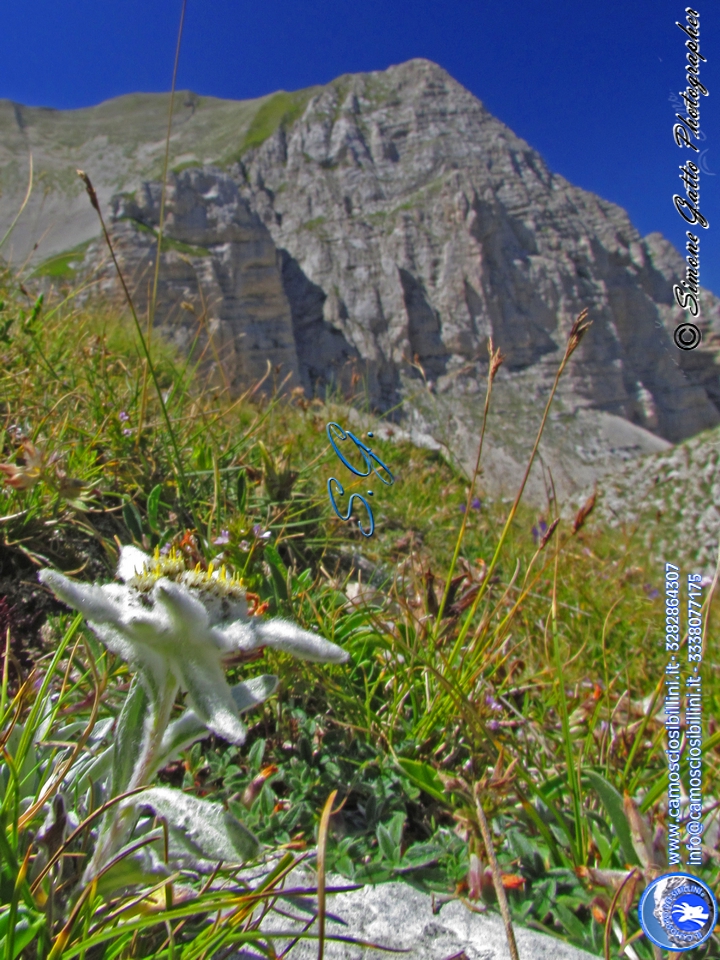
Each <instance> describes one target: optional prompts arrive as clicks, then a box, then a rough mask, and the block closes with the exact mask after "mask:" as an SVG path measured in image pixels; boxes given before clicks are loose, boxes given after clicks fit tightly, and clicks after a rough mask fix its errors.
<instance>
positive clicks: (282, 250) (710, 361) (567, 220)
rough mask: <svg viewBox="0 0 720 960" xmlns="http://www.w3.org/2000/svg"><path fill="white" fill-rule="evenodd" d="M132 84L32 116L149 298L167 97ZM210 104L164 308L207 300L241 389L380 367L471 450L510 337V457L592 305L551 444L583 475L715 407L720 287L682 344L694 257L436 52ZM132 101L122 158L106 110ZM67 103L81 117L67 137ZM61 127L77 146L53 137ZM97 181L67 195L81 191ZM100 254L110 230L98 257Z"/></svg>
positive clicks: (170, 250) (504, 445) (180, 140)
mask: <svg viewBox="0 0 720 960" xmlns="http://www.w3.org/2000/svg"><path fill="white" fill-rule="evenodd" d="M182 96H185V95H182ZM122 99H123V102H122V104H121V103H120V102H119V101H118V102H117V105H115V104H116V102H111V103H109V104H107V105H102V108H96V113H94V114H93V115H92V116H91V115H89V114H88V116H83V118H77V117H74V118H70V117H67V116H66V115H65V112H63V111H58V112H57V114H54V115H53V116H48V117H44V116H43V117H39V116H38V117H35V115H34V114H33V117H32V118H31V119H32V123H30V122H28V123H27V124H26V130H25V133H24V136H26V138H28V137H30V138H32V137H34V138H35V139H36V147H35V149H37V150H38V151H39V155H40V156H41V157H42V151H43V149H45V150H46V157H47V159H46V160H45V161H44V162H45V163H46V164H52V163H54V164H56V167H55V170H54V175H55V176H56V178H57V179H58V182H59V181H60V174H59V173H58V167H57V165H61V164H62V163H67V165H68V166H70V165H71V166H72V167H73V168H74V167H75V166H83V167H84V168H85V169H87V170H88V172H89V173H90V175H91V176H93V178H94V180H95V182H96V185H97V186H98V188H99V192H100V195H101V198H102V199H103V200H104V201H107V202H108V203H110V206H111V207H112V209H113V210H114V226H113V229H114V231H115V234H116V237H117V241H118V244H119V246H120V248H121V249H122V253H123V257H124V258H125V260H126V263H127V265H128V269H129V271H130V273H131V274H132V275H133V276H134V277H135V278H136V285H137V287H138V296H139V297H140V300H141V301H142V297H143V294H142V289H147V283H145V286H144V288H143V284H142V283H141V282H140V279H139V278H140V277H142V276H143V274H144V272H147V271H148V269H150V267H151V265H152V264H153V263H154V260H153V258H154V255H155V254H154V247H153V243H154V232H153V231H154V230H155V228H156V226H157V220H158V214H159V196H160V186H159V183H158V182H157V179H156V178H154V177H153V176H151V175H149V173H151V172H152V170H153V169H155V167H153V164H155V165H156V166H157V158H159V156H160V155H161V154H160V148H161V147H162V133H161V126H160V123H159V120H158V121H157V122H156V119H154V118H155V117H156V116H157V117H159V116H160V111H159V109H158V105H157V104H156V103H155V101H153V100H152V99H151V98H150V99H148V98H140V99H138V100H137V102H135V101H133V102H132V103H130V102H129V100H128V98H122ZM183 103H185V100H183ZM191 106H192V109H190V108H188V109H185V107H183V108H182V110H181V111H180V119H179V120H178V123H177V126H176V128H175V132H174V133H173V140H172V164H173V166H174V173H173V174H172V176H171V178H170V184H169V191H168V203H167V221H166V225H165V233H166V237H167V240H166V245H165V249H164V252H163V254H162V264H161V271H160V277H161V284H160V294H161V296H160V306H159V310H158V314H157V321H158V323H159V325H160V326H162V327H164V328H165V329H166V331H167V332H168V335H170V336H172V337H173V338H174V339H175V340H176V342H178V343H179V344H181V345H183V344H184V345H188V344H189V343H190V342H191V341H192V340H193V338H194V336H195V332H196V328H197V321H198V318H199V317H204V318H205V319H206V320H207V323H206V324H205V326H204V327H203V330H204V332H203V333H202V336H201V344H204V345H203V346H202V349H205V350H206V353H207V355H208V356H210V355H212V356H213V357H214V360H213V362H214V363H215V364H216V367H217V370H218V374H219V375H222V376H223V378H224V380H225V382H226V383H227V384H228V386H230V387H231V388H233V389H236V390H237V389H241V387H242V385H243V384H245V383H246V382H247V381H248V380H249V379H252V378H254V377H257V376H260V375H262V374H263V373H264V372H265V369H266V361H267V360H268V359H269V360H270V361H271V364H272V365H273V367H274V368H275V369H276V370H277V372H278V376H279V377H281V378H282V377H283V376H287V377H288V381H287V382H288V383H289V384H301V385H302V386H303V388H304V389H305V391H306V393H307V394H308V395H312V394H315V393H323V392H324V391H325V390H326V389H327V388H328V386H331V385H334V386H335V387H336V388H337V389H339V390H340V391H342V392H346V393H348V394H349V393H350V392H352V391H353V390H355V391H357V385H358V383H359V382H364V384H365V388H366V395H367V397H368V399H369V400H370V402H371V404H372V405H373V406H374V407H375V408H376V410H379V411H389V410H393V409H397V407H398V405H399V404H400V403H401V401H403V399H404V400H405V407H404V409H405V411H406V413H407V415H408V417H409V418H410V419H412V417H415V418H416V419H417V422H418V424H419V426H418V429H420V427H422V429H423V430H427V432H437V430H436V427H437V426H438V424H439V423H440V421H441V420H442V422H443V423H444V424H445V428H444V429H445V430H446V433H448V431H449V433H448V443H449V444H450V445H451V446H453V445H454V446H455V447H456V448H457V447H459V448H462V449H463V450H464V451H465V454H461V456H463V455H466V459H467V460H468V461H471V460H472V459H473V456H472V451H471V447H472V446H473V443H474V440H471V439H470V438H471V437H474V436H475V435H476V434H475V430H476V424H475V422H474V419H473V418H474V412H475V411H476V409H477V407H478V404H479V398H480V396H481V395H482V391H483V389H484V386H483V384H484V380H485V376H486V372H487V341H488V338H489V337H490V336H492V339H493V342H494V343H495V345H496V346H499V347H500V348H501V350H502V352H503V354H504V355H505V358H506V361H505V365H504V367H503V368H502V370H501V376H500V378H499V380H498V385H497V395H498V404H499V406H498V418H499V419H498V420H497V427H493V425H492V424H491V430H490V434H489V439H488V442H489V444H490V447H489V450H490V452H491V454H492V449H493V443H494V444H495V446H496V450H497V456H496V458H495V459H496V464H497V471H498V472H499V474H501V473H502V469H501V466H502V464H503V463H504V464H505V467H504V468H503V469H505V473H506V474H508V476H509V477H512V475H513V473H514V472H516V471H519V469H520V468H519V466H518V464H519V462H520V460H521V459H522V456H523V452H524V450H525V448H526V446H527V443H526V439H527V437H529V436H531V435H532V433H533V432H534V429H535V427H536V425H537V420H538V418H539V411H540V409H541V407H542V403H543V398H544V397H545V396H546V395H547V390H548V388H549V384H550V383H551V382H552V378H553V376H554V371H555V369H556V367H557V364H558V362H559V359H560V357H561V356H562V350H563V349H564V343H565V340H566V337H567V332H568V330H569V328H570V325H571V324H572V322H573V320H574V319H575V317H576V316H577V315H578V314H579V313H580V312H581V310H583V309H584V308H588V310H589V314H590V319H591V320H592V321H593V325H592V328H591V330H590V332H589V334H588V335H587V337H586V338H585V339H584V341H583V343H582V345H581V348H580V349H579V350H578V351H577V352H576V354H575V355H574V356H573V359H572V363H571V367H570V369H569V371H568V375H567V378H566V380H565V381H564V383H563V386H562V391H561V397H560V406H559V409H558V417H559V418H560V420H559V421H558V429H557V430H556V431H555V434H556V435H555V439H553V435H552V434H553V431H552V429H550V430H549V434H548V441H547V444H546V447H545V452H544V456H545V462H546V463H547V464H548V465H551V466H552V465H554V466H555V468H556V470H557V471H559V472H564V474H565V475H566V476H567V477H568V483H569V484H570V485H572V482H571V481H572V479H573V477H578V476H581V477H582V478H584V479H583V482H585V481H586V480H591V479H592V477H593V475H596V474H597V472H598V471H599V470H602V469H612V468H613V463H615V460H613V458H616V459H617V457H619V458H620V459H627V458H629V457H631V456H635V455H637V454H638V453H641V452H644V451H645V452H647V451H649V450H657V449H660V448H662V446H663V442H664V441H670V442H673V443H674V442H676V441H678V440H681V439H683V438H684V437H688V436H691V435H693V434H695V433H697V432H698V431H701V430H703V429H705V428H707V427H711V426H713V425H715V424H716V423H718V422H720V413H719V412H718V410H719V409H720V378H719V376H718V373H719V371H718V365H717V345H718V342H719V341H718V337H719V336H720V301H718V299H717V298H715V297H714V296H713V295H712V294H710V293H709V292H707V291H704V292H703V293H702V296H701V324H702V329H703V344H702V346H701V347H700V348H699V349H697V350H695V351H692V352H691V353H689V352H688V353H683V352H681V351H679V350H678V349H677V348H676V347H675V346H674V344H673V341H672V336H671V334H672V330H673V329H674V327H675V325H676V324H677V323H678V322H679V321H680V320H681V319H684V315H683V311H682V310H680V308H678V307H677V306H676V305H675V303H674V300H673V296H672V286H673V284H674V283H675V282H677V281H678V280H679V279H680V278H681V277H682V275H683V271H684V262H683V260H682V258H681V257H680V254H679V253H678V252H677V251H676V250H675V249H674V248H673V247H672V246H671V245H670V244H669V243H668V242H667V241H666V240H664V238H662V237H661V236H660V235H658V234H651V235H650V236H649V237H646V238H643V237H641V236H640V234H639V233H638V231H637V230H636V229H635V228H634V227H633V225H632V223H631V222H630V220H629V218H628V216H627V214H626V213H625V211H624V210H622V209H621V208H620V207H618V206H616V205H614V204H612V203H609V202H607V201H605V200H602V199H601V198H599V197H597V196H595V195H594V194H592V193H589V192H587V191H584V190H581V189H579V188H577V187H574V186H572V185H571V184H569V183H568V182H567V181H566V180H565V179H564V178H563V177H561V176H559V175H557V174H553V173H552V172H551V171H550V170H548V168H547V165H546V164H545V162H544V161H543V159H542V157H541V156H540V155H539V154H538V153H537V152H536V151H534V150H533V149H532V148H531V147H530V146H529V145H528V144H527V143H526V142H525V141H523V140H522V139H520V138H519V137H517V136H516V135H515V134H514V133H513V132H512V131H511V130H510V129H509V128H508V127H506V126H505V125H504V124H503V123H502V122H501V121H500V120H498V119H497V118H495V117H493V116H492V115H491V114H490V113H489V112H488V111H487V110H486V109H485V107H484V106H483V105H482V103H481V102H480V101H479V100H478V99H477V98H476V97H475V96H473V95H472V94H471V93H470V92H469V91H467V90H465V89H464V88H463V87H462V86H461V85H460V84H458V83H457V82H456V81H455V80H453V78H452V77H450V76H449V74H447V73H446V72H445V71H444V70H443V69H442V68H440V67H439V66H438V65H437V64H434V63H431V62H430V61H427V60H422V59H416V60H411V61H409V62H407V63H403V64H399V65H397V66H394V67H390V68H389V69H388V70H385V71H376V72H373V73H366V74H355V75H352V74H348V75H345V76H342V77H339V78H338V79H337V80H335V81H333V82H332V83H330V84H328V85H326V86H324V87H317V88H313V89H311V90H308V91H299V92H297V93H292V94H288V93H284V92H280V93H277V94H274V95H272V96H269V97H266V98H261V99H260V100H258V101H253V102H248V103H228V102H223V101H213V100H212V99H211V98H194V99H193V101H192V105H191ZM153 111H154V112H153ZM80 112H82V111H80ZM75 113H77V112H75ZM0 114H1V111H0ZM121 114H122V116H123V117H124V118H125V120H124V124H125V125H124V126H123V127H122V129H124V130H126V131H127V141H128V143H127V144H126V145H125V146H124V147H123V150H122V156H123V160H122V161H121V160H120V159H113V158H117V157H119V153H118V152H117V150H116V144H117V143H118V142H119V141H118V140H117V137H118V129H116V127H118V124H117V123H116V124H115V126H114V127H111V126H110V120H109V119H108V118H111V117H115V116H120V115H121ZM3 116H4V115H0V127H2V122H3ZM80 119H81V120H82V124H81V125H80V126H78V124H79V123H80ZM71 121H72V122H73V123H75V127H74V128H73V129H77V130H78V131H80V130H82V133H77V138H78V142H77V144H76V146H75V147H73V148H72V149H70V148H68V147H67V143H68V141H69V136H68V130H69V127H68V126H67V125H68V124H70V123H71ZM103 124H104V126H103ZM153 124H156V125H157V127H158V129H157V131H155V132H154V133H153V132H151V131H154V130H155V127H154V126H153ZM53 125H54V126H53ZM63 125H65V126H63ZM56 128H57V130H58V131H60V130H61V129H62V130H63V131H64V133H63V138H62V143H63V146H62V148H60V147H58V148H57V149H56V150H55V152H54V153H52V157H50V153H51V151H50V150H49V147H48V144H50V143H51V142H53V140H52V137H53V134H52V131H53V130H54V129H56ZM0 132H1V131H0ZM16 135H17V131H16V132H15V134H13V136H16ZM58 138H59V134H58ZM8 142H9V141H8ZM118 149H119V148H118ZM63 151H64V152H63ZM113 151H116V152H113ZM36 155H37V154H36ZM109 158H110V159H109ZM153 158H156V159H153ZM111 160H112V162H111ZM113 164H114V166H113ZM63 169H64V168H63ZM118 185H120V186H121V187H122V188H123V191H124V192H123V194H122V195H119V194H118V192H117V190H118ZM61 194H62V192H61V190H59V189H58V190H56V191H55V192H54V193H53V192H52V191H51V196H50V199H49V200H48V203H47V209H49V210H51V211H55V212H57V210H58V209H59V206H60V205H61V202H62V198H61ZM113 194H114V195H115V196H114V199H111V198H112V196H113ZM80 200H82V198H80ZM80 200H78V198H77V197H76V196H75V195H73V196H72V197H70V199H69V201H68V203H69V206H68V210H70V209H71V207H72V208H73V209H74V206H76V205H77V203H79V202H80ZM4 202H5V198H4V197H3V198H0V206H1V205H2V203H4ZM53 204H54V206H53ZM43 209H44V208H43ZM0 212H1V211H0ZM38 216H40V214H39V213H38ZM0 219H1V218H0ZM83 229H84V228H83ZM95 229H96V228H95ZM69 237H70V234H68V238H69ZM73 239H74V240H75V242H78V241H79V239H82V238H81V237H79V235H78V234H77V233H76V234H74V236H73ZM54 242H55V241H54ZM72 245H73V244H72V243H70V242H68V243H66V248H67V247H70V246H72ZM99 255H100V254H99V250H98V247H97V245H92V246H91V248H90V250H89V251H88V256H87V258H86V267H87V268H90V267H91V266H93V265H96V264H97V258H98V256H99ZM111 282H112V281H111V277H110V275H109V274H107V275H106V278H105V288H106V289H109V288H110V285H111ZM213 331H214V333H213ZM202 337H205V338H206V339H205V341H203V340H202ZM411 395H412V396H415V397H416V400H414V401H413V403H412V404H410V403H409V402H408V399H407V398H408V397H409V396H411ZM418 397H419V398H420V399H417V398H418ZM411 413H412V416H411ZM503 418H504V421H503ZM503 422H504V423H505V427H504V428H503V426H502V423H503ZM508 422H512V424H513V428H514V429H513V431H510V432H508V430H507V424H508ZM658 444H659V446H658ZM561 448H562V450H561ZM491 459H492V456H491ZM561 462H562V463H563V464H565V466H564V467H562V468H561V466H560V464H561ZM586 468H587V469H586ZM583 471H584V472H583ZM541 486H542V485H541ZM542 489H544V486H543V487H542Z"/></svg>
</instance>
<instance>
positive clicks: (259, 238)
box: [86, 169, 300, 393]
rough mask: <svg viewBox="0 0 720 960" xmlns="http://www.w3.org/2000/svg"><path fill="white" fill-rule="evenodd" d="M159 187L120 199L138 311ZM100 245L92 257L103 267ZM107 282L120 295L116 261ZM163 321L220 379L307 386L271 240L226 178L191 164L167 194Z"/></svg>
mask: <svg viewBox="0 0 720 960" xmlns="http://www.w3.org/2000/svg"><path fill="white" fill-rule="evenodd" d="M160 197H161V188H160V185H159V184H155V183H146V184H144V186H143V187H142V189H140V190H138V191H137V192H136V193H135V194H134V195H133V196H128V195H117V196H115V197H114V198H113V200H112V224H111V232H112V234H113V239H114V245H115V247H116V250H117V253H118V255H119V259H120V261H121V262H122V265H123V271H124V273H125V276H126V280H127V282H128V286H129V288H130V290H131V293H132V295H133V300H134V303H135V306H136V309H137V311H138V314H139V315H142V314H145V313H146V310H147V306H148V302H149V299H150V297H151V291H152V285H153V279H154V271H155V257H156V251H157V227H158V223H159V217H160ZM101 250H102V247H101V245H100V243H99V242H97V243H95V244H93V245H92V247H91V248H90V249H89V250H88V253H87V255H86V260H87V262H88V263H89V264H96V263H97V260H98V257H99V255H100V253H101ZM101 284H102V287H103V289H105V290H106V291H114V292H117V287H118V284H117V280H116V277H115V271H114V268H113V267H112V265H111V264H109V263H106V264H105V266H104V267H103V268H102V276H101ZM155 323H156V325H157V326H158V327H160V329H161V330H162V331H163V332H164V333H165V335H166V336H167V337H168V338H169V339H171V340H172V341H173V342H174V343H175V344H176V345H177V346H179V347H180V348H181V350H183V351H184V352H190V351H191V350H192V352H193V355H194V357H195V358H196V359H199V360H200V361H201V365H202V366H203V367H204V368H205V369H206V370H207V369H208V368H209V372H210V373H211V374H213V373H214V374H215V379H217V380H218V381H219V382H222V383H224V385H226V386H228V387H229V388H230V390H231V392H233V393H238V392H239V391H240V390H241V389H243V388H244V387H246V386H248V384H250V383H251V382H252V381H253V380H255V379H258V378H259V377H261V376H262V375H263V374H264V373H265V372H266V369H267V362H268V361H269V362H270V364H271V367H272V368H273V372H274V377H273V378H272V379H271V380H269V384H270V385H271V386H272V385H273V384H276V385H277V384H278V383H279V382H281V381H283V380H284V381H285V383H286V386H287V387H289V388H290V387H296V386H298V385H299V383H300V381H299V375H298V363H297V352H296V347H295V340H294V337H293V328H292V319H291V315H290V308H289V305H288V301H287V298H286V296H285V293H284V291H283V286H282V280H281V275H280V269H279V254H278V251H277V250H276V248H275V244H274V243H273V240H272V237H271V236H270V234H269V233H268V231H267V229H266V227H265V226H264V225H263V223H262V222H261V221H260V219H259V218H258V217H257V215H256V214H255V213H253V211H252V210H251V209H250V206H249V204H248V203H247V201H246V200H243V199H242V198H240V197H239V195H238V189H237V186H236V184H235V182H234V181H233V180H232V179H231V178H230V177H227V176H223V175H222V174H220V175H218V174H215V173H212V172H206V171H203V170H198V169H192V170H186V171H184V172H183V173H181V174H180V175H179V176H175V177H174V178H173V179H172V182H171V184H170V186H169V189H168V191H167V196H166V220H165V234H164V239H163V253H162V255H161V258H160V271H159V277H158V292H157V307H156V311H155Z"/></svg>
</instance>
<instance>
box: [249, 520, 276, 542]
mask: <svg viewBox="0 0 720 960" xmlns="http://www.w3.org/2000/svg"><path fill="white" fill-rule="evenodd" d="M252 532H253V536H254V537H255V539H256V540H267V539H268V538H269V537H270V536H271V533H270V531H269V530H263V528H262V527H261V526H260V524H259V523H256V524H255V526H254V527H253V529H252Z"/></svg>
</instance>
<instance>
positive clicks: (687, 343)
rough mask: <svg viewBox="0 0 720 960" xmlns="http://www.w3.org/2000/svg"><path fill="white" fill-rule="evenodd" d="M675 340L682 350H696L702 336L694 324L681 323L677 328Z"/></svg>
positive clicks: (674, 334)
mask: <svg viewBox="0 0 720 960" xmlns="http://www.w3.org/2000/svg"><path fill="white" fill-rule="evenodd" d="M673 340H674V341H675V346H676V347H680V349H681V350H694V349H695V347H696V346H697V345H698V344H699V343H700V341H701V340H702V334H701V333H700V331H699V330H698V328H697V327H696V326H695V324H694V323H679V324H678V325H677V326H676V327H675V332H674V333H673Z"/></svg>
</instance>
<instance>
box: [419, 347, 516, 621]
mask: <svg viewBox="0 0 720 960" xmlns="http://www.w3.org/2000/svg"><path fill="white" fill-rule="evenodd" d="M488 353H489V354H490V366H489V368H488V379H487V388H486V390H485V405H484V408H483V418H482V425H481V427H480V442H479V445H478V452H477V458H476V460H475V469H474V470H473V474H472V477H471V479H470V491H469V493H468V496H467V502H466V504H465V513H464V514H463V518H462V523H461V524H460V532H459V533H458V536H457V540H456V541H455V550H454V552H453V556H452V560H451V561H450V569H449V570H448V575H447V578H446V580H445V589H444V590H443V595H442V600H441V601H440V606H439V608H438V612H437V617H436V618H435V626H434V628H433V633H432V635H433V638H434V639H436V638H437V633H438V630H439V628H440V623H441V622H442V618H443V614H444V613H445V606H446V604H447V599H448V596H449V594H450V584H451V582H452V577H453V573H454V572H455V567H456V565H457V561H458V557H459V556H460V547H461V546H462V541H463V537H464V536H465V527H466V526H467V521H468V516H469V514H470V507H471V504H472V499H473V492H474V490H475V482H476V480H477V477H478V473H479V472H480V459H481V457H482V449H483V440H484V439H485V429H486V427H487V418H488V412H489V410H490V395H491V393H492V385H493V380H494V379H495V373H496V372H497V369H498V367H499V366H500V363H501V362H502V354H501V353H500V351H499V350H498V351H497V353H494V352H493V342H492V337H491V338H490V339H489V340H488Z"/></svg>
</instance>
